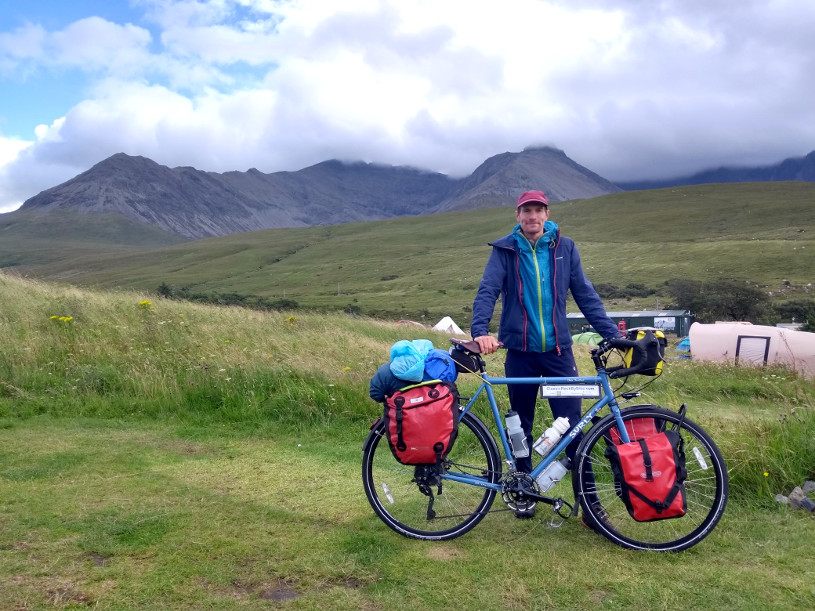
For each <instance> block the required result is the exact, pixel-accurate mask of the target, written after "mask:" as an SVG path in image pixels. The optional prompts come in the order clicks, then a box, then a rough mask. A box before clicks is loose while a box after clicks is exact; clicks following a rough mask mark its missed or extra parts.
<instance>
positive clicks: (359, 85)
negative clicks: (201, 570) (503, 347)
mask: <svg viewBox="0 0 815 611" xmlns="http://www.w3.org/2000/svg"><path fill="white" fill-rule="evenodd" d="M9 5H10V6H9ZM813 32H815V1H813V0H775V1H773V0H763V1H755V0H617V1H612V0H504V1H502V2H499V1H498V0H299V1H290V0H278V1H275V0H197V1H195V0H129V1H128V0H27V1H25V2H10V1H8V0H7V1H5V2H4V4H3V8H2V12H0V211H8V210H12V209H14V208H16V207H17V206H19V205H20V204H21V203H22V202H23V201H24V200H25V199H27V198H29V197H31V196H33V195H36V194H37V193H39V192H40V191H42V190H43V189H46V188H49V187H52V186H55V185H57V184H59V183H61V182H64V181H65V180H68V179H70V178H72V177H73V176H75V175H77V174H79V173H81V172H83V171H85V170H87V169H88V168H89V167H91V166H92V165H93V164H95V163H98V162H99V161H101V160H103V159H105V158H107V157H109V156H110V155H113V154H114V153H118V152H124V153H127V154H130V155H143V156H145V157H149V158H150V159H153V160H155V161H157V162H158V163H161V164H164V165H167V166H170V167H176V166H193V167H196V168H198V169H201V170H209V171H216V172H223V171H228V170H240V171H245V170H248V169H249V168H257V169H259V170H261V171H263V172H275V171H280V170H298V169H301V168H304V167H307V166H309V165H313V164H315V163H319V162H320V161H324V160H327V159H332V158H337V159H344V160H363V161H372V162H379V163H385V164H393V165H410V166H414V167H420V168H426V169H429V170H433V171H438V172H443V173H445V174H449V175H451V176H457V177H458V176H463V175H467V174H469V173H470V172H472V171H473V170H474V169H475V168H476V167H477V166H478V165H479V164H480V163H481V162H483V161H484V160H485V159H487V158H488V157H490V156H492V155H496V154H499V153H503V152H507V151H510V152H518V151H521V150H523V149H524V148H526V147H528V146H539V145H551V146H556V147H558V148H560V149H562V150H563V151H564V152H565V153H566V154H567V155H568V156H569V157H571V158H572V159H574V160H575V161H577V162H578V163H580V164H582V165H584V166H586V167H587V168H589V169H590V170H592V171H594V172H597V173H598V174H600V175H601V176H603V177H605V178H608V179H609V180H612V181H614V180H629V179H642V178H666V177H673V176H678V175H684V174H688V173H692V172H695V171H698V170H701V169H707V168H710V167H718V166H721V165H761V164H773V163H777V162H779V161H781V160H782V159H785V158H788V157H801V156H803V155H805V154H807V153H809V152H810V151H812V150H813V149H815V91H813V90H815V44H813V43H812V36H813ZM536 186H537V185H529V187H530V188H535V187H536Z"/></svg>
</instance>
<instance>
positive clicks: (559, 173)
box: [0, 148, 619, 239]
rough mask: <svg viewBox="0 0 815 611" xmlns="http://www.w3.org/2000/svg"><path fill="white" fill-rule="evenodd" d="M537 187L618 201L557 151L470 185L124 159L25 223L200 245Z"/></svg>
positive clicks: (346, 169) (501, 200) (45, 202)
mask: <svg viewBox="0 0 815 611" xmlns="http://www.w3.org/2000/svg"><path fill="white" fill-rule="evenodd" d="M530 185H533V186H534V187H535V188H539V189H543V190H544V191H546V192H547V194H549V198H550V200H551V201H555V202H556V201H563V200H568V199H576V198H583V197H594V196H597V195H602V194H605V193H614V192H616V191H619V188H618V187H616V186H614V185H613V184H611V183H610V182H609V181H607V180H605V179H603V178H601V177H600V176H597V175H596V174H594V173H593V172H591V171H590V170H588V169H586V168H584V167H582V166H580V165H579V164H577V163H575V162H574V161H572V160H571V159H569V158H568V157H567V156H566V155H565V153H563V152H562V151H559V150H557V149H552V148H530V149H527V150H525V151H523V152H521V153H505V154H503V155H498V156H496V157H493V158H491V159H488V160H487V161H485V162H484V163H483V164H482V165H481V166H480V167H479V168H477V169H476V171H475V172H473V174H472V175H471V176H469V177H466V178H462V179H453V178H450V177H448V176H445V175H443V174H438V173H432V172H426V171H422V170H417V169H414V168H406V167H392V166H384V165H377V164H372V163H362V162H355V163H345V162H341V161H336V160H333V161H326V162H323V163H320V164H317V165H314V166H311V167H308V168H305V169H303V170H299V171H297V172H276V173H272V174H264V173H262V172H259V171H258V170H256V169H251V170H249V171H247V172H226V173H223V174H219V173H215V172H203V171H200V170H196V169H195V168H190V167H181V168H172V169H171V168H168V167H166V166H162V165H159V164H157V163H155V162H154V161H152V160H150V159H146V158H144V157H131V156H129V155H125V154H123V153H119V154H117V155H113V156H112V157H110V158H108V159H105V160H104V161H102V162H100V163H98V164H96V165H95V166H93V167H92V168H90V169H89V170H87V171H86V172H83V173H82V174H80V175H79V176H77V177H75V178H73V179H71V180H69V181H67V182H65V183H63V184H61V185H58V186H56V187H53V188H51V189H48V190H46V191H43V192H42V193H40V194H38V195H36V196H35V197H32V198H30V199H29V200H27V201H26V202H25V203H24V204H23V206H22V207H21V208H20V210H19V213H20V214H25V213H30V212H35V211H36V212H39V213H41V216H40V217H39V219H38V222H39V223H41V224H42V225H43V226H44V227H47V226H48V225H49V224H50V223H51V221H50V217H49V213H51V212H53V211H68V212H75V213H83V214H86V215H90V216H92V215H97V214H117V215H121V216H122V217H124V218H126V219H129V220H131V221H134V222H137V223H141V224H144V225H148V226H151V227H154V228H156V229H159V230H161V231H163V232H166V233H169V234H172V235H176V236H181V237H184V238H194V239H195V238H203V237H212V236H222V235H228V234H232V233H240V232H245V231H256V230H261V229H270V228H281V227H307V226H317V225H335V224H341V223H348V222H358V221H370V220H381V219H387V218H394V217H401V216H416V215H423V214H433V213H437V212H441V211H448V210H466V209H471V208H478V207H486V206H502V205H507V204H511V203H512V202H513V201H514V200H515V199H516V198H517V197H518V196H519V195H520V194H521V193H522V192H523V191H525V190H527V189H529V188H530ZM16 214H18V213H9V215H10V216H12V217H13V216H15V215H16ZM9 215H2V216H9ZM2 216H0V218H2Z"/></svg>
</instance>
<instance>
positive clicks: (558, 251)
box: [471, 191, 620, 517]
mask: <svg viewBox="0 0 815 611" xmlns="http://www.w3.org/2000/svg"><path fill="white" fill-rule="evenodd" d="M515 219H516V220H517V221H518V225H516V227H515V229H514V230H513V232H512V233H511V234H510V235H508V236H506V237H503V238H501V239H499V240H496V241H494V242H490V246H492V253H491V254H490V258H489V260H488V261H487V266H486V268H485V269H484V276H483V277H482V278H481V284H480V285H479V287H478V293H477V294H476V297H475V301H474V303H473V321H472V325H471V333H472V336H473V339H474V340H475V341H476V342H477V343H478V345H479V347H480V348H481V352H482V353H483V354H491V353H493V352H495V351H496V350H497V349H498V341H497V340H496V339H495V338H494V337H492V336H491V335H489V323H490V319H491V318H492V314H493V311H494V310H495V303H496V301H497V299H498V296H499V295H500V296H501V304H502V311H501V321H500V325H499V328H498V339H499V340H500V341H501V342H502V343H503V344H504V346H505V347H506V348H507V355H506V362H505V365H504V368H505V372H506V376H507V377H538V376H550V377H573V376H577V375H578V373H577V366H576V365H575V361H574V355H573V354H572V348H571V345H572V336H571V334H570V333H569V324H568V321H567V319H566V293H567V292H568V291H571V292H572V297H573V298H574V300H575V302H576V303H577V305H578V307H579V308H580V310H581V312H583V314H584V315H585V316H586V319H587V320H588V321H589V323H591V325H592V326H593V327H594V329H595V330H596V331H597V332H598V333H599V334H600V335H602V336H603V337H604V338H610V337H616V336H618V335H620V334H619V332H618V330H617V325H615V324H614V321H612V320H611V319H610V318H609V317H608V316H607V315H606V311H605V308H604V307H603V302H602V301H601V300H600V297H599V295H598V294H597V291H595V290H594V287H593V286H592V284H591V282H589V280H588V278H586V275H585V274H584V273H583V268H582V266H581V264H580V254H579V253H578V251H577V247H576V246H575V244H574V242H573V241H572V240H571V239H570V238H567V237H565V236H561V235H560V230H559V229H558V226H557V225H556V224H555V223H554V222H552V221H550V220H549V202H548V201H547V199H546V196H545V195H544V194H543V192H542V191H527V192H526V193H524V194H523V195H521V197H519V198H518V203H517V205H516V207H515ZM507 388H508V392H509V401H510V404H511V406H512V409H514V410H515V411H516V412H518V415H519V416H520V418H521V426H522V427H523V430H524V432H525V433H526V439H527V444H528V446H529V449H530V452H531V449H532V424H533V421H534V418H535V400H536V398H537V390H538V386H537V385H535V384H510V385H508V387H507ZM581 405H582V404H581V399H579V398H557V399H550V400H549V406H550V407H551V409H552V414H553V416H554V417H555V418H558V417H560V416H565V417H566V418H568V419H569V423H570V424H571V425H574V424H575V423H576V422H577V421H578V420H579V419H580V415H581ZM579 439H580V437H579V436H578V438H576V439H575V440H574V442H573V443H572V444H570V445H569V447H568V448H567V449H566V455H567V456H568V457H569V458H570V459H571V458H573V457H574V453H575V450H576V449H577V445H578V444H577V441H578V440H579ZM516 466H517V468H518V470H520V471H525V472H527V473H529V472H530V471H531V470H532V458H531V456H530V457H527V458H521V459H518V460H517V461H516ZM532 509H533V511H527V512H523V511H520V512H516V515H518V516H519V517H532V515H534V507H533V508H532Z"/></svg>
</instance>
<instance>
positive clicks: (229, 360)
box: [0, 274, 815, 502]
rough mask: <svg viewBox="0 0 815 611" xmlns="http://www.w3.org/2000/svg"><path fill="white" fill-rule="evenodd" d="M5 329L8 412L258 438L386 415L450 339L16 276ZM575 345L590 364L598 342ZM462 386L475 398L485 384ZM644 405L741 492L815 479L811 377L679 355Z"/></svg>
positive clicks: (4, 299)
mask: <svg viewBox="0 0 815 611" xmlns="http://www.w3.org/2000/svg"><path fill="white" fill-rule="evenodd" d="M0 334H2V337H3V341H2V342H0V419H16V418H29V417H33V416H36V415H38V414H50V415H53V416H58V417H94V418H115V419H150V420H156V419H158V420H163V419H164V420H174V421H178V422H186V423H191V424H196V425H209V424H228V425H229V427H230V428H231V429H235V430H242V431H252V432H254V433H255V434H262V433H263V431H267V430H273V429H276V428H280V427H285V428H286V429H289V430H303V431H306V430H308V431H313V430H315V428H318V429H327V428H330V427H332V426H336V425H338V424H340V425H345V424H347V423H349V422H350V423H361V422H366V423H367V422H369V421H371V420H372V419H373V418H375V417H376V414H377V412H378V407H377V405H376V404H375V403H374V402H373V401H371V400H370V398H369V397H368V381H369V379H370V377H371V375H372V374H373V372H374V371H375V370H376V368H377V367H378V366H379V365H380V364H381V363H382V362H384V361H385V360H386V359H387V358H388V353H389V348H390V346H391V344H392V343H393V342H395V341H397V340H398V339H405V338H407V339H413V338H418V337H427V338H428V339H431V340H432V341H434V343H435V344H436V346H438V347H444V346H445V345H446V342H447V338H446V336H444V335H441V334H437V333H434V332H432V331H430V330H427V329H420V328H418V327H414V326H403V325H398V324H391V323H383V322H379V321H374V320H368V319H362V318H355V317H350V316H346V315H343V314H317V313H304V312H297V313H288V312H271V313H270V312H256V311H251V310H245V309H241V308H233V307H216V306H209V305H200V304H193V303H188V302H183V301H175V300H165V299H161V298H158V297H156V296H153V295H150V294H147V293H138V292H130V291H110V292H100V291H88V290H82V289H78V288H75V287H70V286H62V285H54V284H46V283H41V282H38V281H32V280H24V279H20V278H18V277H14V276H10V275H3V274H0ZM576 350H577V356H578V361H579V366H580V370H581V371H582V372H584V373H588V372H590V371H591V364H590V360H589V358H588V351H587V349H585V348H582V347H580V348H577V349H576ZM500 358H501V357H500V356H499V355H496V356H493V357H491V358H490V367H491V371H494V372H499V371H500V370H501V367H502V365H501V361H500ZM648 381H649V379H648V378H638V380H637V382H640V383H641V382H648ZM459 385H460V387H461V389H462V393H464V394H466V393H467V392H469V391H470V390H472V389H474V387H475V381H474V380H473V379H467V378H462V379H461V380H460V382H459ZM499 396H500V393H499ZM502 400H505V399H502ZM638 402H643V403H645V402H652V403H657V404H661V405H665V406H666V407H673V408H676V407H678V406H679V405H680V404H681V403H683V402H686V403H688V405H689V411H688V416H689V417H690V418H692V419H694V420H696V421H697V422H699V423H700V424H702V425H703V426H705V427H706V428H707V429H708V430H709V432H710V433H711V435H712V436H713V437H714V439H715V440H716V441H717V443H718V444H719V445H720V447H721V448H722V450H723V452H724V454H725V458H726V459H727V461H728V465H729V467H730V469H731V478H732V494H733V495H734V496H735V497H739V498H743V499H745V500H747V499H750V500H754V501H758V502H770V501H771V500H772V497H773V496H774V494H775V493H777V492H784V493H787V492H789V490H790V489H791V488H792V487H793V486H796V485H800V484H801V483H802V482H803V481H804V480H805V479H815V436H814V435H813V433H815V416H814V414H815V407H814V406H815V389H813V384H812V382H811V381H807V380H804V379H801V378H799V377H797V376H796V375H794V374H791V373H789V372H785V371H783V370H780V369H779V370H765V369H747V368H735V367H717V366H711V365H704V366H703V365H698V364H693V363H691V362H688V361H681V360H678V359H669V360H668V365H667V367H666V373H665V374H664V375H663V376H662V377H661V378H659V379H658V380H656V381H655V382H654V383H653V384H650V385H648V386H646V387H645V388H644V389H643V397H642V398H641V400H639V401H638ZM547 420H548V418H546V417H545V416H542V417H541V421H540V422H539V425H541V424H542V423H543V422H546V421H547Z"/></svg>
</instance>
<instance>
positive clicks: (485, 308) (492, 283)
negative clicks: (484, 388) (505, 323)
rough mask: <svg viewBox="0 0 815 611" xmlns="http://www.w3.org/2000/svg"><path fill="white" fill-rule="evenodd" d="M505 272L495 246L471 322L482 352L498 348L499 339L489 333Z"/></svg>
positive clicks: (477, 295)
mask: <svg viewBox="0 0 815 611" xmlns="http://www.w3.org/2000/svg"><path fill="white" fill-rule="evenodd" d="M505 274H506V270H505V267H504V264H503V262H502V260H501V256H500V255H499V253H498V250H497V249H496V248H493V249H492V253H490V258H489V259H488V260H487V265H486V267H485V268H484V275H483V276H482V277H481V283H480V284H479V285H478V292H477V293H476V295H475V300H474V301H473V321H472V323H471V324H470V333H471V334H472V336H473V339H474V340H475V341H476V342H478V346H479V347H480V348H481V352H482V354H491V353H493V352H495V351H496V350H498V341H497V340H496V339H495V338H494V337H492V336H491V335H490V334H489V327H490V320H492V315H493V312H494V311H495V303H496V301H498V296H499V295H500V294H501V288H502V287H503V285H504V275H505Z"/></svg>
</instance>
